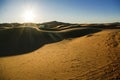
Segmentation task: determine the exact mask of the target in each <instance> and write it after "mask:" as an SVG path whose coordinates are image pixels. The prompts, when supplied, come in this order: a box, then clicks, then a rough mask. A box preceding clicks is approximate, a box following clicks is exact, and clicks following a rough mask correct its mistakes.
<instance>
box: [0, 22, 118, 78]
mask: <svg viewBox="0 0 120 80" xmlns="http://www.w3.org/2000/svg"><path fill="white" fill-rule="evenodd" d="M111 25H112V24H111ZM92 26H93V25H92ZM102 26H103V25H102ZM69 27H70V26H69ZM80 27H82V28H79V29H78V27H73V28H71V27H70V28H67V27H63V28H60V27H59V29H57V30H56V28H49V30H37V29H35V30H36V31H38V32H39V31H40V34H41V35H40V36H38V34H37V35H36V34H33V36H36V37H37V38H36V37H33V38H34V39H35V40H36V39H42V40H41V42H42V43H39V46H38V45H37V46H36V45H34V46H35V47H34V49H32V50H31V49H30V50H27V51H25V52H24V53H21V52H22V51H21V50H19V49H18V50H17V51H16V52H18V51H21V52H20V53H19V54H16V53H12V52H14V51H11V52H10V54H9V53H8V51H4V50H9V49H3V50H2V51H1V52H0V54H1V57H0V80H119V79H120V29H119V27H113V26H112V27H107V28H106V27H99V26H97V27H96V25H95V26H94V27H90V25H84V27H85V28H83V26H80ZM35 30H34V29H32V32H33V33H36V31H35ZM34 31H35V32H34ZM0 32H1V31H0ZM1 33H3V32H1ZM50 33H51V34H52V35H51V36H53V37H54V38H50V35H49V36H48V34H50ZM31 34H32V33H31ZM56 34H57V36H56ZM23 35H25V34H23ZM26 35H27V34H26ZM58 35H59V36H58ZM41 36H42V38H38V37H41ZM25 37H26V36H25ZM22 38H24V36H23V37H22ZM45 38H46V39H45ZM24 40H28V39H27V38H25V39H24ZM35 40H33V41H32V45H33V44H34V43H33V42H35ZM46 40H48V42H44V41H46ZM19 42H20V44H21V46H22V45H24V46H25V44H29V43H31V42H28V43H26V42H24V41H22V40H19ZM22 42H24V44H22ZM37 42H38V40H37ZM20 44H19V45H20ZM35 44H37V43H35ZM2 45H4V44H2ZM5 45H6V44H5ZM21 46H18V48H21ZM5 47H6V46H5ZM5 47H4V48H5ZM9 47H10V45H9ZM14 47H16V45H14V46H12V48H11V49H14ZM22 47H23V46H22ZM26 47H27V48H26ZM0 48H1V46H0ZM25 48H26V49H28V48H31V46H30V45H29V46H25ZM3 52H5V53H6V54H7V55H5V54H4V53H3Z"/></svg>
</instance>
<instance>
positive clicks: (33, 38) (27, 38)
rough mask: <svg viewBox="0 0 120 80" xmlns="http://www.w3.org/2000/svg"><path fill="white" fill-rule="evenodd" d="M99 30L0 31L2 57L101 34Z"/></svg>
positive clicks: (27, 29)
mask: <svg viewBox="0 0 120 80" xmlns="http://www.w3.org/2000/svg"><path fill="white" fill-rule="evenodd" d="M99 31H101V30H97V29H81V30H72V31H66V32H54V31H53V32H43V31H39V30H37V29H35V28H30V27H24V28H13V29H4V30H0V37H1V38H0V57H5V56H14V55H20V54H25V53H29V52H32V51H34V50H36V49H38V48H40V47H42V46H43V45H45V44H49V43H54V42H58V41H61V40H63V39H68V38H75V37H80V36H84V35H87V34H91V33H95V32H99Z"/></svg>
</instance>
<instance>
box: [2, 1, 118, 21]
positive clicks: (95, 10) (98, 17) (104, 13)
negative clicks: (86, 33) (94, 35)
mask: <svg viewBox="0 0 120 80" xmlns="http://www.w3.org/2000/svg"><path fill="white" fill-rule="evenodd" d="M27 10H32V11H33V13H34V15H35V16H34V22H37V23H38V22H40V23H41V22H47V21H54V20H57V21H62V22H72V23H102V22H119V21H120V0H0V23H7V22H24V17H23V15H24V12H25V11H27Z"/></svg>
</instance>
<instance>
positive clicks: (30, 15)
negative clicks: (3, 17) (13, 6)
mask: <svg viewBox="0 0 120 80" xmlns="http://www.w3.org/2000/svg"><path fill="white" fill-rule="evenodd" d="M23 17H24V21H25V22H34V18H35V13H34V11H32V10H26V11H25V13H24V14H23Z"/></svg>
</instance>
